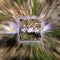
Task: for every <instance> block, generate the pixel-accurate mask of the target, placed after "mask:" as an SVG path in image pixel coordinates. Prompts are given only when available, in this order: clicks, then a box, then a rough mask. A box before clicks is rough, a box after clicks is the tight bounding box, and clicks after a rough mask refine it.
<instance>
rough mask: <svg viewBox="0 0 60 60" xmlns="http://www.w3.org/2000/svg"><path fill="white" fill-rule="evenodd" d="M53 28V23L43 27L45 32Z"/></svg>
mask: <svg viewBox="0 0 60 60" xmlns="http://www.w3.org/2000/svg"><path fill="white" fill-rule="evenodd" d="M50 29H51V24H47V25H46V26H45V27H44V29H43V32H47V31H49V30H50Z"/></svg>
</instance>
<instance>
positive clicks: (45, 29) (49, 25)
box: [41, 20, 51, 34]
mask: <svg viewBox="0 0 60 60" xmlns="http://www.w3.org/2000/svg"><path fill="white" fill-rule="evenodd" d="M50 29H51V23H49V24H47V25H45V21H44V20H43V21H42V22H41V33H43V34H44V33H45V32H47V31H49V30H50Z"/></svg>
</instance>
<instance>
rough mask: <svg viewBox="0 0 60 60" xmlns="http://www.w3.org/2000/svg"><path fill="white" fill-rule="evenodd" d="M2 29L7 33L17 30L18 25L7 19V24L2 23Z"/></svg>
mask: <svg viewBox="0 0 60 60" xmlns="http://www.w3.org/2000/svg"><path fill="white" fill-rule="evenodd" d="M2 27H3V29H4V30H5V31H7V32H9V33H16V32H17V31H18V25H17V24H15V23H14V22H11V21H9V22H8V25H2Z"/></svg>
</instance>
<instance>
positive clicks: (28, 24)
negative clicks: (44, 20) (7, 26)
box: [19, 19, 41, 41]
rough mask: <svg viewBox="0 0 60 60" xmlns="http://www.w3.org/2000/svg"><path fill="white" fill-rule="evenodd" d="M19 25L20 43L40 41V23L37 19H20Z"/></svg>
mask: <svg viewBox="0 0 60 60" xmlns="http://www.w3.org/2000/svg"><path fill="white" fill-rule="evenodd" d="M19 25H20V26H19V40H20V41H41V34H40V30H41V22H40V20H39V19H20V20H19Z"/></svg>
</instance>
